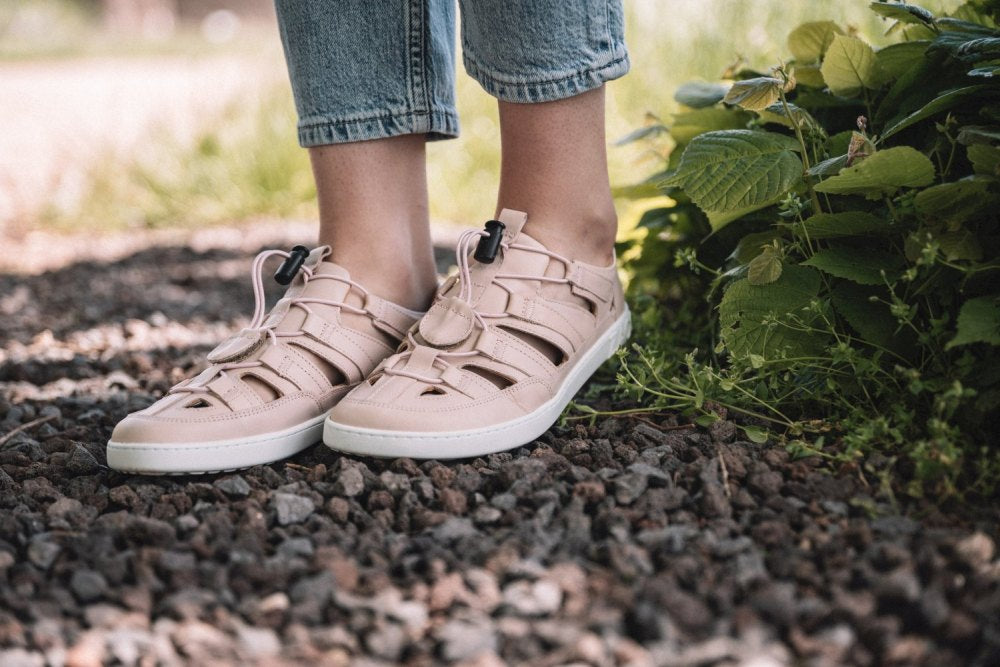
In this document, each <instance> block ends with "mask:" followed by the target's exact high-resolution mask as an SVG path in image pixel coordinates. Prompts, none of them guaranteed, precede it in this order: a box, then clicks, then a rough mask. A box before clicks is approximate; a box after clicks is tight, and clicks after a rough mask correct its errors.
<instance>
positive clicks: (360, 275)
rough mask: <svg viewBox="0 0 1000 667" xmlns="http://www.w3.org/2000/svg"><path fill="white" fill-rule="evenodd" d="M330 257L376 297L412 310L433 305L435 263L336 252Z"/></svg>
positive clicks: (435, 281)
mask: <svg viewBox="0 0 1000 667" xmlns="http://www.w3.org/2000/svg"><path fill="white" fill-rule="evenodd" d="M329 260H330V261H332V262H336V263H337V264H339V265H340V266H343V267H344V268H345V269H347V272H348V273H349V274H350V276H351V279H352V280H355V281H357V282H358V283H359V284H360V285H361V286H362V287H364V288H365V289H366V290H368V291H369V292H371V293H372V294H374V295H375V296H378V297H381V298H383V299H386V300H387V301H390V302H392V303H394V304H397V305H399V306H403V307H404V308H409V309H410V310H416V311H425V310H427V309H428V308H430V304H431V302H432V301H433V299H434V293H435V291H436V290H437V285H438V282H437V271H436V269H435V267H434V265H433V262H429V263H428V262H416V261H413V260H401V259H398V258H396V259H394V260H384V259H381V258H375V257H371V256H367V257H357V256H349V257H338V256H337V255H336V253H335V254H334V255H332V256H331V257H330V258H329ZM385 267H391V269H390V270H387V269H386V268H385Z"/></svg>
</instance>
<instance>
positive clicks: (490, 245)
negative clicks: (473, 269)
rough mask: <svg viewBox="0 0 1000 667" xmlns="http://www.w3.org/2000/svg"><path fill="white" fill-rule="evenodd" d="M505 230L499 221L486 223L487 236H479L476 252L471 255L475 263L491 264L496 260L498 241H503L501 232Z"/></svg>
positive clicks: (498, 247) (498, 248) (504, 226)
mask: <svg viewBox="0 0 1000 667" xmlns="http://www.w3.org/2000/svg"><path fill="white" fill-rule="evenodd" d="M504 229H506V225H504V224H503V223H502V222H500V221H499V220H489V221H487V222H486V231H487V232H488V233H489V236H480V237H479V243H478V244H476V252H475V253H474V254H473V255H472V256H473V257H474V258H475V259H476V261H479V262H482V263H483V264H492V263H493V260H494V259H496V256H497V251H498V250H500V241H501V240H502V239H503V230H504Z"/></svg>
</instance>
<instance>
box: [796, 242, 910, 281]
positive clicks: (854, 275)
mask: <svg viewBox="0 0 1000 667" xmlns="http://www.w3.org/2000/svg"><path fill="white" fill-rule="evenodd" d="M900 263H901V262H900V260H899V258H898V257H897V256H895V255H890V254H888V253H884V252H879V251H877V250H870V249H868V248H848V247H846V246H834V247H832V248H827V249H825V250H818V251H817V252H816V254H814V255H813V256H812V257H810V258H809V259H807V260H806V261H804V262H802V264H803V265H804V266H812V267H814V268H817V269H819V270H820V271H822V272H823V273H828V274H830V275H831V276H836V277H837V278H844V279H846V280H850V281H853V282H856V283H859V284H861V285H881V284H883V283H885V281H886V280H892V279H893V278H894V277H895V275H896V274H897V273H898V269H899V266H900ZM882 271H885V273H886V276H885V277H883V276H882Z"/></svg>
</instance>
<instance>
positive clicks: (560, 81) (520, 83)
mask: <svg viewBox="0 0 1000 667" xmlns="http://www.w3.org/2000/svg"><path fill="white" fill-rule="evenodd" d="M620 53H621V55H620V56H618V57H616V58H614V59H613V60H611V61H610V62H608V63H606V64H604V65H600V66H598V67H589V68H587V69H583V70H579V71H576V72H572V73H570V74H568V75H566V76H562V77H558V78H552V79H541V80H535V81H532V80H529V79H527V78H526V77H518V78H513V77H504V76H503V75H498V74H495V73H492V72H489V71H488V70H487V69H486V68H484V67H483V66H482V65H479V64H477V63H476V62H475V61H474V60H473V59H472V58H471V57H470V56H469V52H468V49H465V50H463V52H462V62H463V64H464V65H465V71H466V72H467V73H468V75H469V76H471V77H472V78H473V79H475V80H476V81H478V82H479V85H481V86H482V87H483V90H485V91H486V92H487V93H489V94H490V95H492V96H493V97H495V98H497V99H499V100H503V101H504V102H529V103H534V102H552V101H554V100H560V99H563V98H566V97H572V96H574V95H579V94H580V93H585V92H587V91H588V90H592V89H594V88H598V87H599V86H601V84H603V83H605V82H606V81H611V80H612V79H617V78H619V77H621V76H624V75H625V74H626V73H627V72H628V71H629V66H630V64H631V63H630V61H629V55H628V52H627V51H625V50H624V48H623V49H622V50H621V51H620Z"/></svg>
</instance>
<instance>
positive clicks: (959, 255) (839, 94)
mask: <svg viewBox="0 0 1000 667" xmlns="http://www.w3.org/2000/svg"><path fill="white" fill-rule="evenodd" d="M871 8H872V9H873V10H874V11H875V12H877V13H879V14H881V15H882V16H883V17H885V18H886V19H887V20H888V21H890V22H891V23H890V27H889V29H888V32H887V35H889V36H890V37H891V38H892V40H893V42H894V43H892V44H891V45H889V46H885V47H883V48H879V49H875V48H873V47H872V46H871V45H870V44H869V43H868V42H866V41H865V40H864V39H863V38H862V37H860V36H858V35H856V34H852V31H850V30H847V29H844V28H843V27H841V26H838V25H837V24H835V23H833V22H813V23H807V24H804V25H802V26H799V27H798V28H796V29H795V30H794V31H793V32H792V33H791V34H790V36H789V38H788V48H789V51H790V53H791V56H792V58H791V59H789V60H788V61H787V62H783V63H779V64H778V65H776V66H775V67H774V68H773V69H771V70H770V71H767V72H757V71H750V70H747V69H742V70H740V71H735V72H729V73H728V74H727V75H725V76H724V80H722V81H720V82H711V83H703V82H701V83H692V84H687V85H685V86H682V87H681V88H680V89H679V90H678V91H677V93H676V96H675V98H676V100H677V101H678V103H680V104H681V105H683V110H682V111H681V112H680V113H678V114H676V115H674V116H673V118H672V122H670V123H669V127H668V126H667V124H663V123H659V122H653V123H651V124H649V125H648V126H647V127H644V128H642V129H641V130H639V131H637V132H635V133H633V134H632V135H630V136H629V137H627V138H626V140H628V141H631V140H638V139H643V140H645V141H652V142H657V141H663V140H667V141H669V142H670V143H671V144H672V146H673V148H672V149H671V150H670V151H669V154H668V156H667V157H666V164H665V170H664V171H662V172H660V173H658V174H656V175H654V176H653V177H651V178H650V179H648V180H647V181H646V182H645V183H642V184H639V185H637V186H633V187H631V188H628V189H627V192H626V193H624V194H630V195H632V196H648V195H651V194H656V195H667V196H668V197H669V198H670V200H669V201H670V204H669V205H665V206H658V207H656V208H653V209H652V210H649V211H647V212H646V214H645V215H644V216H643V217H642V219H641V220H640V223H639V228H640V229H642V230H645V234H644V236H641V238H637V239H635V240H633V241H630V242H626V243H623V244H621V245H620V247H619V252H620V253H621V254H622V255H623V256H624V257H625V258H626V268H627V269H628V270H629V271H631V273H632V276H633V279H632V282H631V284H630V290H629V291H630V294H629V296H630V299H631V301H632V304H633V309H634V310H635V312H636V314H637V319H638V329H639V332H640V334H639V335H638V336H636V337H635V338H634V340H636V341H642V342H643V344H641V345H639V344H635V345H633V346H632V348H631V349H630V350H628V351H625V350H622V351H621V352H620V355H619V358H620V363H621V371H620V372H619V374H618V377H617V379H618V383H619V384H618V387H619V390H620V391H621V392H623V393H624V394H625V395H627V396H629V397H631V398H633V399H637V400H642V401H643V402H644V405H647V406H650V407H651V408H654V409H655V408H668V407H669V408H675V409H676V408H681V409H687V410H689V411H691V412H693V413H695V414H694V415H693V416H695V417H697V418H698V420H699V421H701V422H703V423H704V422H710V421H711V420H712V419H714V418H716V416H717V415H718V414H719V413H721V412H722V410H727V411H728V412H730V413H732V412H735V413H742V414H744V415H748V416H749V417H750V418H749V419H746V420H745V422H746V423H745V425H744V427H743V428H744V430H745V432H746V435H748V436H749V437H751V438H753V439H762V438H763V437H764V436H765V432H764V431H765V429H766V431H768V432H770V434H772V435H776V436H778V437H780V438H782V439H784V440H785V442H786V443H787V444H788V445H789V446H790V447H792V448H793V449H794V450H796V451H800V452H802V453H807V454H817V455H821V456H827V457H831V458H833V459H835V460H837V461H841V462H852V463H856V462H858V459H861V458H863V457H865V456H866V455H867V454H869V453H871V452H873V451H879V452H881V453H882V454H883V458H882V460H883V462H887V464H888V465H883V466H881V468H880V470H882V471H883V472H884V471H886V470H888V471H889V474H891V475H892V476H894V478H895V479H897V480H903V481H904V482H906V484H907V486H906V488H907V489H908V491H909V492H910V493H912V494H920V493H923V492H925V491H927V490H932V491H933V492H935V493H936V494H953V493H965V492H968V491H970V490H972V491H974V492H975V493H989V492H991V491H993V490H995V488H996V485H997V482H998V480H1000V454H998V453H1000V450H998V449H997V448H996V446H995V445H994V443H993V435H992V429H991V428H990V418H991V417H993V416H994V415H996V414H997V412H996V411H997V409H998V408H1000V364H998V363H997V362H998V361H1000V354H998V349H1000V348H998V347H997V346H998V345H1000V252H998V251H1000V224H998V218H1000V30H998V29H997V25H998V23H997V19H998V16H1000V3H997V2H995V1H994V0H989V1H979V2H969V3H968V4H966V5H964V6H962V7H961V8H960V9H958V10H957V11H956V12H954V13H953V14H951V15H949V16H935V15H933V14H931V13H930V12H928V11H927V10H925V9H922V8H920V7H917V6H914V5H908V4H902V3H886V2H874V3H871ZM685 350H687V351H688V353H687V354H684V352H685Z"/></svg>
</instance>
